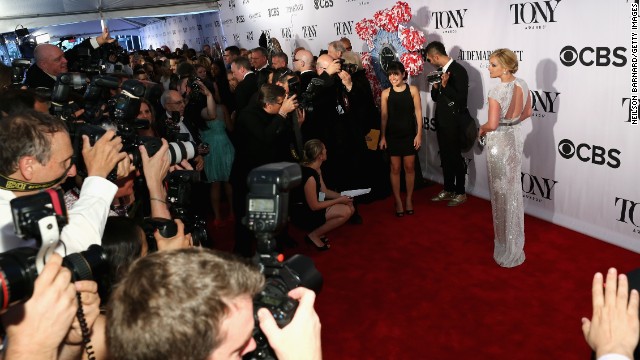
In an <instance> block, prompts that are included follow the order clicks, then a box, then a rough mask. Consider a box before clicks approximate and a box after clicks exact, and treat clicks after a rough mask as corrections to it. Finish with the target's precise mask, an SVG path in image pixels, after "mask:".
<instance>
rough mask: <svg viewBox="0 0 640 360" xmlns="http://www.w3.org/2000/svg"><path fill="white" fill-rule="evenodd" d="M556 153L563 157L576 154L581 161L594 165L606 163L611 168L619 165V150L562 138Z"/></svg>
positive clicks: (567, 157)
mask: <svg viewBox="0 0 640 360" xmlns="http://www.w3.org/2000/svg"><path fill="white" fill-rule="evenodd" d="M558 153H559V154H560V156H562V157H563V158H565V159H571V158H573V157H574V156H576V157H577V158H578V159H579V160H580V161H582V162H590V163H592V164H595V165H605V164H606V165H607V166H609V167H610V168H612V169H617V168H619V167H620V158H619V156H620V150H618V149H609V150H606V149H605V148H603V147H602V146H598V145H589V144H578V145H577V146H576V145H575V144H574V143H573V142H572V141H571V140H569V139H563V140H562V141H560V143H558Z"/></svg>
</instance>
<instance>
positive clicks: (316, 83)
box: [287, 77, 324, 112]
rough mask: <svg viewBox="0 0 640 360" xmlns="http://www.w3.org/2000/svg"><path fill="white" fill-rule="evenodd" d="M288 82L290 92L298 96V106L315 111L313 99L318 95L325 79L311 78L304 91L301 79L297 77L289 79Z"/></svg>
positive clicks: (308, 110)
mask: <svg viewBox="0 0 640 360" xmlns="http://www.w3.org/2000/svg"><path fill="white" fill-rule="evenodd" d="M287 84H288V85H289V94H296V95H297V96H298V97H297V100H298V106H299V107H300V108H301V109H303V110H304V111H306V112H313V100H314V99H315V97H316V96H317V95H318V93H319V91H320V88H322V87H323V86H324V80H322V79H320V78H313V79H311V82H310V83H309V85H307V88H306V89H305V90H304V91H302V89H301V88H300V86H301V85H300V81H298V79H297V78H295V77H293V78H291V79H289V80H287Z"/></svg>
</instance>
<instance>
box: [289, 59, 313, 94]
mask: <svg viewBox="0 0 640 360" xmlns="http://www.w3.org/2000/svg"><path fill="white" fill-rule="evenodd" d="M313 65H314V64H313V54H312V53H311V51H309V50H306V49H302V50H299V51H298V52H297V53H296V55H295V56H294V57H293V70H294V71H297V72H298V73H299V74H300V88H301V89H302V91H305V90H307V87H308V86H309V83H310V82H311V79H313V78H314V77H318V74H317V73H316V72H315V71H314V70H315V67H314V66H313Z"/></svg>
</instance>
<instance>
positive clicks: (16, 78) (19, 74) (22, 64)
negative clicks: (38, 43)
mask: <svg viewBox="0 0 640 360" xmlns="http://www.w3.org/2000/svg"><path fill="white" fill-rule="evenodd" d="M30 66H31V60H29V59H15V60H13V61H12V62H11V70H12V75H11V83H12V85H13V86H14V87H20V86H22V82H23V81H24V78H25V76H26V72H27V69H29V67H30Z"/></svg>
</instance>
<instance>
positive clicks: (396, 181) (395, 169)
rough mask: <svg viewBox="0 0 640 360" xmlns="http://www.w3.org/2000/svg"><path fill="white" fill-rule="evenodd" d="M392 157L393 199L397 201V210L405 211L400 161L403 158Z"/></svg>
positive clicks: (398, 211)
mask: <svg viewBox="0 0 640 360" xmlns="http://www.w3.org/2000/svg"><path fill="white" fill-rule="evenodd" d="M390 159H391V166H390V168H391V173H390V179H391V191H393V199H394V200H395V202H396V212H397V213H400V212H402V211H403V208H402V199H400V163H401V160H402V158H401V157H400V156H390Z"/></svg>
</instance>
